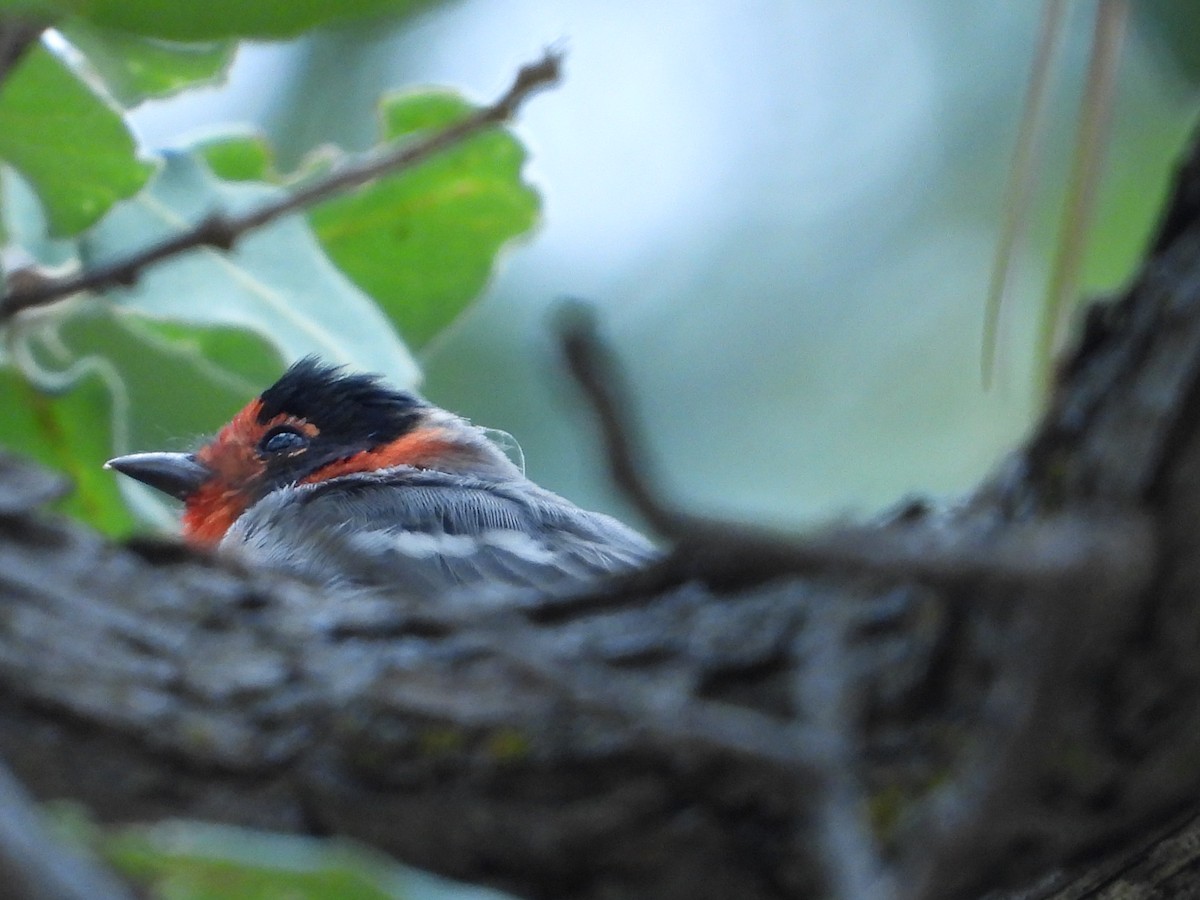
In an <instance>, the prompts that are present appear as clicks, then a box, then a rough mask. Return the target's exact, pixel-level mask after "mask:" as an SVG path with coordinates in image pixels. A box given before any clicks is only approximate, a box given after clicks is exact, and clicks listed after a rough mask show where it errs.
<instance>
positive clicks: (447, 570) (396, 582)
mask: <svg viewBox="0 0 1200 900" xmlns="http://www.w3.org/2000/svg"><path fill="white" fill-rule="evenodd" d="M380 474H382V475H384V476H385V479H384V481H383V482H381V481H380V478H379V475H380ZM222 547H233V548H237V549H238V551H239V552H241V553H243V554H246V555H249V556H251V557H252V558H254V559H255V560H258V561H260V562H263V563H266V564H268V565H272V566H276V567H280V568H285V569H288V570H290V571H293V572H295V573H297V574H299V575H301V576H304V577H307V578H309V579H313V580H316V581H319V582H323V583H328V584H366V585H376V586H385V587H394V588H396V589H398V590H403V591H405V592H411V593H414V594H417V595H420V596H432V597H436V596H439V595H444V594H446V593H448V592H450V591H453V590H456V589H461V588H464V587H469V586H471V585H475V584H482V583H486V584H488V585H489V586H490V585H498V584H509V585H512V586H514V587H528V588H541V589H551V588H562V587H569V586H570V583H571V582H585V581H588V580H591V579H594V578H596V577H598V576H600V575H603V574H606V573H612V572H620V571H625V570H628V569H632V568H635V567H636V566H638V565H639V564H641V563H644V562H647V561H648V560H650V559H653V558H654V557H655V556H656V555H657V552H656V551H655V549H654V547H653V546H652V545H651V544H650V543H649V541H647V540H646V539H645V538H643V537H642V536H641V535H640V534H638V533H637V532H635V531H633V530H632V529H630V528H628V527H626V526H625V525H623V524H621V523H620V522H618V521H617V520H616V519H613V518H611V517H609V516H606V515H603V514H600V513H593V512H588V511H586V510H582V509H579V508H578V507H576V506H574V505H573V504H571V503H569V502H568V501H566V500H564V499H562V498H561V497H558V496H557V495H555V494H552V493H550V492H549V491H546V490H543V489H542V488H539V487H538V486H537V485H535V484H533V483H532V482H529V481H511V480H510V481H489V480H485V479H473V478H464V477H463V476H459V475H453V476H451V475H445V474H443V473H438V472H431V471H427V470H416V469H409V468H407V467H399V468H396V469H392V470H389V471H388V472H386V473H377V474H373V475H347V476H343V477H341V478H336V479H331V480H330V481H326V482H320V483H317V484H312V485H298V486H293V487H288V488H283V489H281V490H277V491H273V492H272V493H270V494H268V495H267V496H266V497H265V498H263V499H262V500H261V501H259V502H258V503H257V504H255V506H254V507H252V508H251V509H250V510H249V511H247V512H246V513H245V514H244V515H243V516H242V517H241V518H239V519H238V521H237V522H236V523H235V524H234V525H233V527H232V528H231V529H230V530H229V532H228V534H227V535H226V536H225V538H224V540H223V541H222Z"/></svg>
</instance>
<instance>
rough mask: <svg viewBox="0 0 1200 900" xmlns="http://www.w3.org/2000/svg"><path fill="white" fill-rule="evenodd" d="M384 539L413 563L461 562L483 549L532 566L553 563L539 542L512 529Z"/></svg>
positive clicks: (412, 534)
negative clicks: (441, 559)
mask: <svg viewBox="0 0 1200 900" xmlns="http://www.w3.org/2000/svg"><path fill="white" fill-rule="evenodd" d="M387 537H388V541H389V543H390V545H391V547H392V549H394V550H398V551H399V552H400V553H402V554H404V555H405V556H408V557H411V558H413V559H432V558H433V557H435V556H448V557H453V558H456V559H463V558H466V557H468V556H473V555H474V554H476V553H478V552H479V551H480V549H481V548H484V547H486V548H489V549H493V550H500V551H503V552H505V553H511V554H512V555H513V556H516V557H519V558H520V559H523V560H525V561H526V562H531V563H550V562H553V561H554V559H555V555H554V553H553V552H552V551H550V550H548V549H546V547H545V546H544V545H543V544H542V543H541V542H540V541H538V540H536V539H534V538H532V537H530V536H529V535H527V534H525V533H524V532H521V531H514V530H512V529H494V530H492V531H482V532H480V533H479V534H475V535H466V534H428V533H426V532H421V531H401V532H398V533H392V534H389V535H387Z"/></svg>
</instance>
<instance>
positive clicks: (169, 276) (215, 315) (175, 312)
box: [80, 154, 418, 386]
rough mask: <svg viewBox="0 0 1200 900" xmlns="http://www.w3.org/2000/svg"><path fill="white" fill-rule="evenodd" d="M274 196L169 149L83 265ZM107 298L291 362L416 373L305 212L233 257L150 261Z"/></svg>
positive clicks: (83, 244)
mask: <svg viewBox="0 0 1200 900" xmlns="http://www.w3.org/2000/svg"><path fill="white" fill-rule="evenodd" d="M280 194H281V189H279V188H276V187H272V186H270V185H264V184H257V183H253V184H252V183H240V184H231V183H228V182H221V181H218V180H217V179H216V178H214V177H213V175H212V173H211V172H209V170H208V169H207V168H206V167H205V166H204V165H203V163H201V162H199V161H198V160H197V159H195V158H194V157H192V156H189V155H186V154H173V155H171V156H169V157H168V158H167V160H166V164H165V166H164V167H163V170H162V171H161V172H160V173H159V175H158V177H156V178H155V180H154V181H153V182H152V183H151V185H150V186H149V187H148V188H147V190H145V191H143V192H142V193H141V194H139V195H138V196H137V197H136V198H134V199H133V200H132V201H130V202H129V203H124V204H122V205H121V206H120V207H118V208H116V209H114V210H113V211H112V213H111V214H110V215H108V216H106V217H105V218H104V220H103V221H102V222H100V223H99V224H98V225H97V226H96V227H95V228H93V229H91V230H90V231H88V233H87V234H85V235H84V236H83V238H82V239H81V241H80V248H81V255H82V258H83V260H84V262H85V264H88V265H98V264H101V263H103V262H105V261H109V260H112V259H116V258H122V257H124V256H125V255H127V254H128V253H129V251H130V249H131V248H132V247H141V246H144V245H146V244H149V243H152V242H154V241H158V240H161V239H163V238H165V237H167V236H170V235H174V234H177V233H179V232H180V231H183V230H186V229H187V228H189V227H190V226H191V225H192V224H194V223H195V222H197V221H199V220H200V219H201V218H203V217H204V216H206V215H208V214H210V213H211V212H212V211H213V210H218V209H219V210H224V211H226V212H241V211H245V210H247V209H251V208H255V209H256V208H259V207H260V206H261V205H262V204H264V203H266V202H267V201H270V200H273V199H275V198H277V197H279V196H280ZM112 299H113V300H114V301H115V302H117V303H118V304H119V305H120V307H121V308H122V309H124V310H128V311H131V312H136V313H138V314H140V315H144V316H147V317H150V318H154V319H159V320H166V321H173V322H177V323H181V324H188V325H199V326H228V327H236V328H244V329H249V330H251V331H254V332H256V333H257V334H259V335H261V336H262V337H263V338H264V339H265V340H267V341H269V342H270V343H271V345H272V346H274V347H275V349H276V350H277V351H278V353H279V354H280V355H281V356H282V357H283V358H284V359H285V360H287V361H291V360H294V359H296V358H298V357H301V356H304V355H306V354H309V353H315V354H317V355H319V356H322V357H324V358H325V359H327V360H329V361H330V362H334V363H347V364H350V365H352V366H354V367H356V368H361V369H366V370H369V371H374V372H379V373H381V374H384V375H386V376H388V377H389V378H390V379H391V380H393V381H395V382H396V383H398V384H401V385H407V386H412V385H413V384H415V383H416V381H417V378H418V370H417V366H416V363H415V362H414V361H413V359H412V356H411V355H410V354H409V352H408V349H407V348H406V347H405V346H404V344H403V342H402V341H401V340H400V338H399V337H398V336H397V335H396V332H395V330H394V329H393V328H392V327H391V325H390V323H389V322H388V321H387V319H386V318H385V317H384V316H383V314H382V313H381V312H380V311H379V309H378V307H376V305H375V304H374V303H372V302H371V300H370V298H368V297H366V296H365V295H364V294H363V293H362V292H361V291H359V290H358V289H357V288H355V287H354V285H353V284H351V283H350V282H349V281H348V280H347V279H346V278H345V277H344V276H343V275H342V274H341V273H340V272H339V271H338V270H337V269H336V268H335V267H334V266H333V265H332V264H331V263H330V262H329V260H328V259H326V258H325V255H324V254H323V253H322V252H321V249H320V245H318V244H317V242H316V240H315V239H314V238H313V235H312V232H311V231H310V230H309V228H308V225H307V223H306V221H305V219H304V218H303V217H302V216H290V217H287V218H285V219H282V220H280V221H278V222H275V223H274V224H272V225H269V226H267V227H266V228H262V229H259V230H257V231H255V232H253V233H251V234H249V235H247V236H246V237H245V238H243V239H242V241H240V242H239V244H238V246H237V248H236V250H235V251H234V252H232V253H228V254H226V253H222V252H220V251H217V250H213V249H208V248H204V249H199V250H195V251H192V252H191V253H188V254H184V255H181V256H178V257H175V258H173V259H171V260H168V261H166V262H163V263H161V264H159V265H156V266H154V267H152V268H150V269H148V270H147V271H145V272H143V273H142V275H141V277H140V278H139V279H138V282H137V284H136V285H134V286H133V287H131V288H129V289H128V290H122V291H119V292H115V293H114V294H113V295H112Z"/></svg>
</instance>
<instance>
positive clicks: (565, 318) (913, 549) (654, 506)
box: [537, 301, 1154, 621]
mask: <svg viewBox="0 0 1200 900" xmlns="http://www.w3.org/2000/svg"><path fill="white" fill-rule="evenodd" d="M557 327H558V330H559V335H560V341H561V344H562V348H563V353H564V355H565V357H566V361H567V365H568V367H569V368H570V371H571V374H572V375H573V376H574V378H575V380H576V381H577V382H578V384H579V386H580V388H581V389H582V390H583V392H584V394H585V395H586V397H587V400H588V402H589V404H590V405H591V406H592V408H593V409H594V410H595V412H596V416H597V418H598V419H599V423H600V428H601V432H602V435H603V440H604V444H605V451H606V455H607V458H608V465H609V470H610V474H611V476H612V478H613V481H614V482H615V483H616V485H617V486H618V488H620V489H621V490H622V491H623V492H624V494H625V496H626V497H627V499H629V501H630V502H631V503H632V504H633V505H634V507H635V508H636V509H637V511H638V512H639V513H640V514H641V515H642V516H643V517H645V519H646V520H647V521H648V522H649V523H650V524H651V525H652V526H653V527H654V528H656V529H657V530H658V531H659V532H661V533H662V534H663V535H664V536H665V537H667V538H669V539H671V540H672V541H674V542H675V547H674V549H673V550H672V551H671V552H670V553H669V554H668V555H666V556H665V557H664V558H663V559H662V560H661V561H660V562H658V563H656V564H653V565H651V566H649V567H648V568H646V569H643V570H639V571H638V572H635V573H633V574H632V575H629V576H626V577H624V578H622V579H619V580H618V582H619V586H618V587H617V588H615V589H614V586H613V585H611V584H606V585H605V586H603V588H602V589H601V591H599V592H597V593H596V594H594V595H586V596H578V597H572V598H569V599H568V600H566V601H564V602H563V603H562V604H559V605H553V606H547V607H545V608H544V609H542V610H539V611H538V613H537V615H538V616H539V617H540V618H542V619H543V620H547V621H549V620H551V619H553V618H557V617H564V618H566V617H570V616H574V615H578V614H581V613H583V612H585V611H587V610H590V609H592V608H593V606H592V604H598V605H600V606H602V607H612V606H616V605H620V603H621V602H624V601H628V602H637V599H638V598H639V597H640V596H642V595H644V594H646V593H656V592H660V591H663V590H667V589H669V588H671V587H674V586H677V585H680V584H684V583H686V582H689V581H699V582H702V583H704V584H705V585H707V586H708V587H710V588H712V589H714V590H718V591H736V590H744V589H746V588H749V587H753V586H754V585H759V584H765V583H766V582H768V581H772V580H774V579H776V578H780V577H784V576H790V577H803V576H810V575H816V574H822V573H828V572H836V571H841V572H865V573H870V574H872V575H876V576H881V577H885V578H896V579H903V578H915V579H918V580H923V581H926V582H929V583H935V584H942V585H946V586H953V585H957V584H962V583H964V582H969V581H973V580H979V579H986V580H990V581H992V582H996V583H1003V584H1008V585H1012V584H1026V585H1040V586H1043V587H1044V586H1048V585H1049V584H1051V583H1053V582H1073V581H1075V580H1077V579H1078V578H1080V577H1081V576H1090V575H1091V574H1092V573H1094V572H1095V571H1096V570H1097V567H1099V568H1100V569H1101V570H1103V571H1105V572H1107V573H1108V575H1109V577H1111V578H1113V579H1114V580H1115V581H1116V582H1119V583H1121V584H1122V585H1125V586H1128V587H1130V588H1131V589H1132V588H1135V587H1136V586H1138V585H1140V584H1142V583H1144V581H1145V579H1146V578H1147V577H1149V573H1150V572H1151V571H1152V568H1153V565H1152V563H1153V550H1152V548H1153V546H1154V542H1153V536H1152V529H1151V527H1150V524H1149V522H1148V521H1146V520H1145V519H1144V518H1143V517H1141V516H1139V515H1138V514H1137V513H1136V512H1133V511H1121V512H1120V513H1119V514H1118V513H1116V512H1115V511H1108V512H1105V513H1101V512H1099V511H1097V510H1080V511H1071V510H1064V511H1063V512H1061V513H1059V514H1056V515H1052V516H1046V517H1042V518H1038V519H1033V520H1030V521H1024V522H1008V523H1001V522H1000V521H999V520H996V521H994V522H993V523H992V525H994V526H997V527H986V528H984V529H982V531H981V533H973V532H974V530H973V529H971V528H965V527H964V528H959V529H946V528H944V527H941V526H938V525H933V526H929V527H926V526H925V525H924V524H923V523H922V522H921V521H919V520H918V521H916V522H913V523H907V522H899V523H895V524H893V525H891V526H890V527H880V526H879V525H878V524H877V523H876V524H871V525H865V526H857V525H847V526H834V527H830V528H826V529H823V530H821V531H818V532H815V533H810V534H806V535H796V534H789V533H786V532H781V531H776V530H773V529H769V528H764V527H760V526H755V525H750V524H747V523H744V522H737V521H729V520H722V519H719V518H716V517H706V516H697V515H694V514H692V513H689V512H686V511H681V510H678V509H676V508H674V507H672V506H671V504H670V503H669V502H668V501H666V500H664V499H663V498H662V497H661V495H660V492H659V491H658V490H657V489H656V488H655V487H653V486H652V479H650V478H648V477H647V476H646V474H645V472H646V469H645V466H644V464H643V462H642V453H641V452H640V450H639V448H638V444H639V442H638V440H637V437H636V429H635V428H634V427H633V426H632V425H631V423H630V421H629V414H628V410H629V408H630V403H629V401H628V400H627V399H625V397H626V392H625V391H624V390H622V388H621V385H620V382H621V379H620V375H619V372H618V371H617V368H616V366H615V364H614V361H613V359H612V356H611V354H610V353H609V351H608V348H607V347H606V346H605V345H604V343H603V340H602V339H601V337H600V336H599V334H598V330H597V327H596V320H595V314H594V312H593V311H592V310H591V308H590V307H589V306H588V305H587V304H586V303H584V302H582V301H573V302H571V303H570V304H569V305H567V306H566V307H565V308H564V309H563V310H562V311H561V312H560V314H559V316H558V322H557ZM1000 526H1002V527H1000ZM964 535H970V536H969V537H965V536H964Z"/></svg>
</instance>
